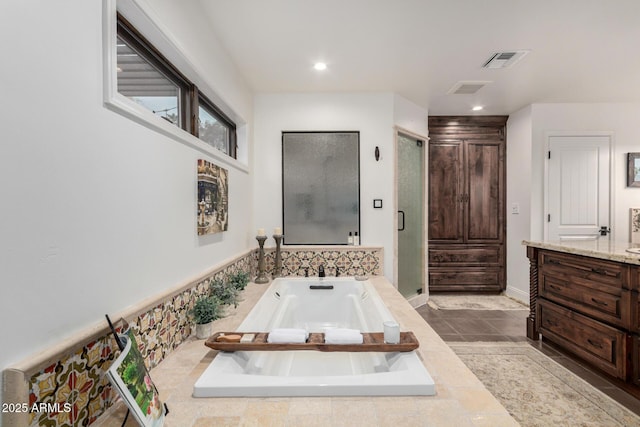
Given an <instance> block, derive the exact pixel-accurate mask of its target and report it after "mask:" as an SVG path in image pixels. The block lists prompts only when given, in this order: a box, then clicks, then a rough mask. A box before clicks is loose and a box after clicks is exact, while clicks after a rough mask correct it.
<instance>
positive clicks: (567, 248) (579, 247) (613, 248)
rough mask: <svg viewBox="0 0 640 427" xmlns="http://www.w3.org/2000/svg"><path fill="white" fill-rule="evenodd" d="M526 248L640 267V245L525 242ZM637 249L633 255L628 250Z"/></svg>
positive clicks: (563, 241) (606, 240) (605, 240)
mask: <svg viewBox="0 0 640 427" xmlns="http://www.w3.org/2000/svg"><path fill="white" fill-rule="evenodd" d="M522 244H523V245H525V246H532V247H535V248H540V249H548V250H551V251H558V252H566V253H569V254H576V255H584V256H588V257H592V258H600V259H606V260H610V261H617V262H623V263H626V264H636V265H640V244H638V243H629V242H619V241H618V242H616V241H611V240H609V239H608V238H604V239H595V240H562V241H560V240H541V241H535V240H523V241H522ZM633 248H637V249H638V253H632V252H629V251H627V249H633Z"/></svg>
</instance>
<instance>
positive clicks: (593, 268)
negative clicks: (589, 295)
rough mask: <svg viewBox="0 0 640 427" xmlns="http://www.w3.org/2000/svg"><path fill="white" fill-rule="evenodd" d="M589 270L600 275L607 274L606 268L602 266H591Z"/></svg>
mask: <svg viewBox="0 0 640 427" xmlns="http://www.w3.org/2000/svg"><path fill="white" fill-rule="evenodd" d="M591 271H592V272H594V273H596V274H599V275H601V276H606V275H607V270H605V269H604V268H596V267H591Z"/></svg>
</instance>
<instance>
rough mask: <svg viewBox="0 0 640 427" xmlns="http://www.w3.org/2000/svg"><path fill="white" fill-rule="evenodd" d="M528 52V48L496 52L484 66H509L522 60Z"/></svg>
mask: <svg viewBox="0 0 640 427" xmlns="http://www.w3.org/2000/svg"><path fill="white" fill-rule="evenodd" d="M527 53H529V51H528V50H514V51H511V52H498V53H494V54H493V55H492V56H491V58H489V60H488V61H486V62H485V63H484V65H483V66H482V68H509V67H512V66H513V65H514V64H515V63H516V62H518V61H520V60H521V59H522V58H523V57H524V56H525V55H526V54H527Z"/></svg>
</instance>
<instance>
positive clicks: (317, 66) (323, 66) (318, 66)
mask: <svg viewBox="0 0 640 427" xmlns="http://www.w3.org/2000/svg"><path fill="white" fill-rule="evenodd" d="M313 68H314V69H316V70H318V71H322V70H326V69H327V64H325V63H324V62H316V63H315V64H314V65H313Z"/></svg>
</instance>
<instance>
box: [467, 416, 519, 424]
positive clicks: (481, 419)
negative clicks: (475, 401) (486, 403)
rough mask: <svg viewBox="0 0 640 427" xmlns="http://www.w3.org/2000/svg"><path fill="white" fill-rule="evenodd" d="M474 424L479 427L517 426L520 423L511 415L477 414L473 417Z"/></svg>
mask: <svg viewBox="0 0 640 427" xmlns="http://www.w3.org/2000/svg"><path fill="white" fill-rule="evenodd" d="M471 421H472V422H473V425H474V426H478V427H517V426H519V425H520V424H519V423H518V422H517V421H516V420H515V419H513V418H512V417H511V416H509V415H487V414H482V415H476V416H472V417H471Z"/></svg>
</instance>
